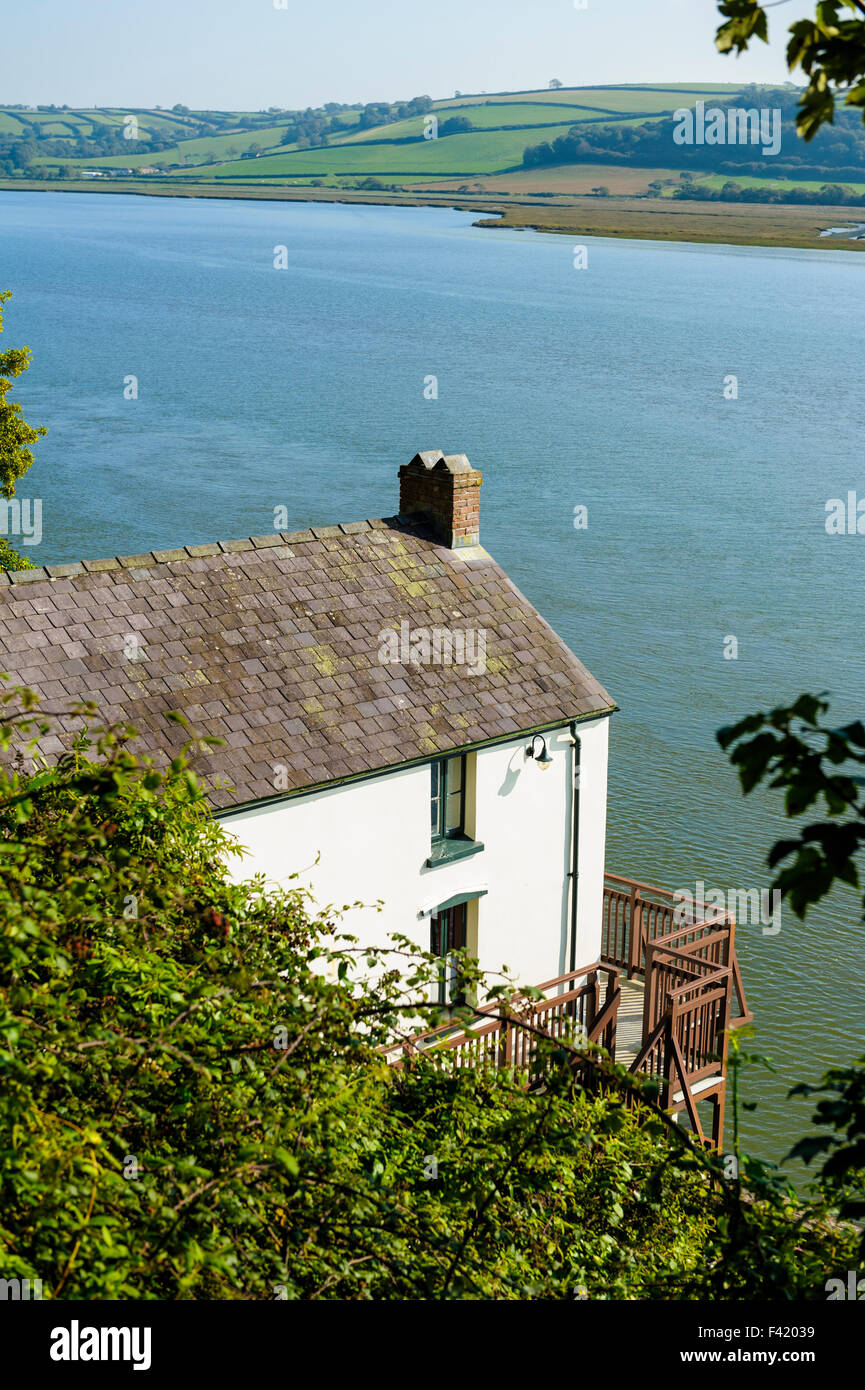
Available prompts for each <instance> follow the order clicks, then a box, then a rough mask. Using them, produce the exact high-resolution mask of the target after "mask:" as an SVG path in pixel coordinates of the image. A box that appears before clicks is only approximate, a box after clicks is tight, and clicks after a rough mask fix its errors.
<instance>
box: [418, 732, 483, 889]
mask: <svg viewBox="0 0 865 1390" xmlns="http://www.w3.org/2000/svg"><path fill="white" fill-rule="evenodd" d="M474 776H475V758H474V754H471V753H468V754H467V753H460V754H458V755H457V756H456V757H455V758H436V759H435V760H434V761H433V762H431V763H430V838H431V840H432V852H431V854H430V857H429V859H428V860H427V861H426V862H427V867H428V868H435V866H436V865H437V864H447V863H449V862H450V861H451V860H453V859H465V858H467V856H468V855H471V854H477V853H478V852H479V851H480V850H482V849H483V845H482V844H481V843H480V841H478V840H474V839H473V838H472V834H471V831H472V830H473V829H474V809H473V808H474V801H475V791H474ZM467 827H468V829H467Z"/></svg>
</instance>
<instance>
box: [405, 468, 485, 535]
mask: <svg viewBox="0 0 865 1390" xmlns="http://www.w3.org/2000/svg"><path fill="white" fill-rule="evenodd" d="M482 481H483V479H482V477H481V474H480V473H479V472H478V470H477V469H476V468H472V466H471V464H470V463H469V461H468V459H467V458H466V456H465V454H447V455H446V454H443V453H442V451H441V449H423V450H421V452H420V453H419V454H415V456H414V458H413V459H412V461H411V463H406V464H403V466H402V468H401V469H400V470H399V514H400V517H401V518H402V519H403V520H406V521H409V520H411V521H423V522H426V524H427V525H429V526H431V527H432V529H433V531H434V532H435V535H436V538H437V539H438V540H439V541H441V542H442V544H444V545H448V546H450V548H451V549H452V550H459V549H462V548H463V547H464V546H470V545H479V544H480V488H481V482H482Z"/></svg>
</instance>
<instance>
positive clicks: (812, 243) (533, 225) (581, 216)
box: [0, 179, 865, 251]
mask: <svg viewBox="0 0 865 1390" xmlns="http://www.w3.org/2000/svg"><path fill="white" fill-rule="evenodd" d="M95 182H96V181H92V182H91V181H88V182H84V181H83V180H79V181H76V182H72V181H68V180H52V181H49V180H41V179H39V180H27V179H14V180H0V193H96V194H100V193H102V194H126V195H132V196H136V197H151V198H153V197H157V198H205V199H206V198H214V199H217V200H219V201H235V200H237V199H240V200H243V201H247V202H303V203H318V202H323V203H342V204H352V203H354V204H367V205H370V206H377V207H430V208H444V209H452V210H453V211H454V212H470V213H478V214H480V216H478V218H477V220H476V221H475V222H474V223H473V225H474V226H475V227H480V228H484V229H487V230H497V229H505V230H509V231H523V230H531V231H536V232H548V233H551V234H555V235H560V236H588V237H609V238H614V239H615V238H619V239H625V240H638V241H655V242H661V243H664V242H667V243H675V242H684V243H690V244H692V245H723V246H756V247H767V248H774V249H788V250H814V251H865V239H863V240H859V241H857V240H855V239H854V238H847V237H843V236H837V235H836V236H831V235H824V233H825V232H826V231H827V230H828V229H829V228H830V227H832V226H838V225H839V224H843V223H845V222H846V223H853V222H855V221H857V219H856V218H855V217H854V216H852V215H851V209H850V208H849V207H846V206H844V205H841V206H834V205H831V204H825V205H824V204H805V205H798V204H783V203H697V202H687V203H683V202H678V201H673V200H672V199H660V198H652V199H650V198H645V197H643V198H638V197H629V196H624V195H610V196H609V197H605V198H598V197H591V196H588V195H576V194H575V195H568V196H567V201H565V200H564V197H563V195H559V196H558V198H557V199H555V200H554V199H553V198H549V199H548V198H539V197H535V198H527V197H524V198H520V199H516V198H515V199H513V201H511V200H510V199H507V200H506V199H504V198H502V196H501V194H498V195H488V196H482V195H475V196H473V197H458V198H454V195H453V192H452V191H451V190H447V191H445V190H443V191H442V193H441V194H440V195H437V194H436V193H434V192H431V191H429V190H420V189H405V190H404V191H401V192H388V193H383V192H381V191H379V190H367V189H348V188H339V189H337V188H333V189H331V188H325V189H321V188H312V187H310V186H309V185H302V186H296V187H292V188H287V187H285V186H284V185H281V184H273V185H264V186H262V185H257V186H255V187H252V188H251V187H249V186H248V185H245V186H238V185H236V184H235V185H232V186H231V187H225V186H222V187H212V186H210V185H204V184H197V185H195V186H194V187H190V186H188V185H187V186H184V187H178V186H177V185H176V184H172V183H169V182H168V181H162V182H161V183H159V184H157V183H156V181H154V182H153V183H152V184H151V183H148V185H147V186H144V187H143V186H142V184H141V181H140V180H138V179H136V180H130V181H124V180H121V179H112V180H111V181H110V184H108V186H106V184H99V185H97V186H94V183H95ZM106 182H107V181H106Z"/></svg>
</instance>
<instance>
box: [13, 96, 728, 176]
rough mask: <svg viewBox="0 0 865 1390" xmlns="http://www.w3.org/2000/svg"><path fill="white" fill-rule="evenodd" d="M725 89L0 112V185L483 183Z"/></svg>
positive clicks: (19, 108)
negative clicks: (572, 137)
mask: <svg viewBox="0 0 865 1390" xmlns="http://www.w3.org/2000/svg"><path fill="white" fill-rule="evenodd" d="M737 90H738V89H737V87H736V86H735V85H733V84H730V85H728V86H726V87H725V86H720V85H718V84H714V85H712V84H709V85H706V86H701V87H687V86H685V85H681V86H670V85H664V86H658V85H647V86H616V87H561V88H556V89H543V90H536V91H528V92H516V93H514V92H511V93H508V92H496V93H491V94H486V93H470V94H467V95H465V96H462V95H459V96H454V97H449V98H442V99H439V100H437V101H433V100H431V99H430V98H429V97H415V98H413V99H412V100H411V101H408V102H402V103H393V102H382V103H368V104H367V105H366V106H362V107H359V106H356V105H355V106H348V105H342V106H340V105H338V104H336V103H331V104H329V105H327V106H325V107H323V108H320V109H317V110H314V111H313V110H306V111H292V110H283V111H277V110H274V109H273V108H271V109H269V110H268V111H258V112H239V111H222V112H217V111H190V110H188V109H187V108H186V107H182V106H177V107H174V108H173V109H172V110H171V111H161V110H156V109H134V108H129V109H122V108H110V109H99V110H70V109H68V108H65V107H40V108H38V109H36V110H33V109H28V108H23V107H0V177H5V178H7V179H8V178H12V179H14V178H16V177H21V178H25V177H26V178H30V179H33V178H37V179H39V178H42V179H51V180H54V179H57V178H74V179H80V178H82V177H87V178H90V179H93V178H97V177H100V176H101V177H103V178H106V179H109V178H122V177H126V178H128V177H129V176H130V174H131V175H132V176H133V177H137V178H143V179H147V178H151V179H152V178H154V177H161V178H165V177H168V178H169V179H178V180H182V181H184V182H187V181H189V180H194V181H201V180H203V181H205V182H215V183H233V182H238V183H243V184H249V183H250V182H258V181H260V180H266V181H268V182H270V183H275V184H279V183H282V182H284V183H287V184H294V183H298V182H305V181H309V180H313V179H315V180H323V181H326V182H328V183H334V182H340V183H343V184H346V183H347V184H348V186H351V184H352V182H353V181H363V180H367V179H369V178H378V177H381V178H384V179H387V180H388V181H389V182H390V183H394V182H397V183H398V182H399V181H400V180H408V181H411V180H417V179H433V180H437V179H447V178H456V179H461V178H471V177H476V176H478V175H483V176H484V177H490V176H498V175H506V174H512V173H514V171H516V170H518V169H519V168H520V166H521V164H522V158H523V152H524V150H525V149H526V147H527V146H530V145H536V144H538V143H539V142H540V141H552V140H554V139H556V138H557V137H558V136H564V135H567V133H568V131H569V130H571V129H572V128H573V127H574V126H575V125H581V124H586V125H589V126H593V127H597V126H601V125H603V126H609V125H610V124H611V123H612V124H616V125H618V124H621V125H623V126H624V125H626V124H631V123H634V122H640V121H646V120H657V119H659V118H661V117H663V116H664V115H668V114H669V113H671V112H672V111H673V110H675V109H676V107H678V106H680V105H681V104H683V102H688V103H692V102H693V101H696V100H697V99H698V98H700V97H703V98H705V99H707V100H708V99H711V98H712V97H717V96H720V95H723V96H726V97H729V96H730V95H732V94H734V93H735V92H736V91H737ZM430 116H435V117H436V118H437V120H438V129H437V131H435V137H436V138H425V134H428V133H429V131H430V122H429V119H428V118H429V117H430ZM453 123H455V125H454V124H453ZM130 129H131V130H132V132H133V134H134V138H132V139H129V138H127V136H128V134H129V132H130ZM141 171H145V172H141ZM151 171H157V172H155V173H154V172H151Z"/></svg>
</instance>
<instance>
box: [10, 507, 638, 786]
mask: <svg viewBox="0 0 865 1390" xmlns="http://www.w3.org/2000/svg"><path fill="white" fill-rule="evenodd" d="M404 619H407V620H408V621H409V623H410V624H411V628H412V629H413V630H414V629H417V628H421V627H425V628H430V629H432V628H435V627H439V628H441V627H445V628H450V629H457V630H460V631H466V630H471V629H483V630H484V631H485V632H486V669H485V670H484V671H482V672H479V673H478V674H475V675H470V674H469V673H468V671H467V668H466V666H465V665H444V664H441V665H434V664H430V665H420V666H415V665H411V664H408V665H396V664H382V663H381V661H380V646H381V641H380V634H381V633H382V631H383V630H385V629H395V630H396V631H399V629H400V624H401V622H402V620H404ZM0 671H5V672H8V673H9V675H10V677H11V678H12V681H13V682H14V683H15V684H20V685H27V686H30V687H31V688H32V689H34V690H36V691H37V692H38V693H39V695H40V696H41V697H42V699H43V702H44V705H45V708H46V710H48V711H61V710H63V709H68V707H69V705H70V703H71V702H72V701H75V700H82V699H95V700H97V701H98V702H99V706H100V713H101V715H102V716H103V717H104V718H106V719H111V720H116V721H124V722H128V723H131V724H134V725H135V726H136V728H137V729H138V731H139V738H138V740H137V743H136V744H135V745H134V746H135V747H136V748H138V749H140V750H141V751H144V752H147V753H149V754H150V755H151V756H153V757H154V759H155V761H156V762H157V763H159V764H163V765H164V763H165V761H166V760H167V758H168V757H170V756H172V755H173V754H174V752H175V751H176V750H177V749H178V748H179V747H180V745H181V743H182V742H183V741H184V738H185V737H187V735H185V734H184V733H183V731H182V730H181V729H180V728H179V727H178V726H177V725H176V724H174V723H173V722H172V721H170V720H166V718H165V715H166V713H167V712H168V711H172V710H180V711H182V712H183V713H184V714H185V715H186V717H187V718H188V719H189V720H190V722H191V723H192V724H193V726H194V728H195V730H196V732H197V733H198V734H200V735H202V736H205V735H209V736H215V737H218V738H221V739H223V740H224V743H223V745H222V746H221V747H217V748H214V749H212V750H210V751H209V753H208V754H207V755H206V756H204V757H202V759H201V760H200V761H199V762H198V763H197V765H196V766H197V771H198V772H199V774H200V775H201V776H202V777H203V779H204V781H205V784H206V786H207V788H208V793H209V796H210V800H211V802H212V803H213V804H214V805H215V806H216V807H228V806H233V805H240V804H243V803H248V802H251V801H256V800H261V799H266V798H270V797H273V796H275V795H277V794H278V793H280V792H283V793H284V792H285V791H295V790H299V789H302V788H306V787H312V786H316V785H319V784H322V783H327V782H331V781H334V780H338V779H341V778H347V777H352V776H356V775H359V774H364V773H369V772H371V771H375V770H379V769H384V768H388V767H393V766H398V765H399V764H401V763H405V762H409V761H412V760H416V759H425V758H429V757H432V756H435V755H437V754H443V753H447V752H449V751H452V750H455V749H458V748H466V747H470V746H472V745H475V744H480V743H483V742H486V741H490V740H495V739H498V738H501V737H503V736H507V735H509V734H517V733H520V732H524V731H527V730H531V729H536V728H538V727H542V726H544V725H551V724H554V723H558V722H562V723H564V722H566V721H568V720H570V719H580V718H585V717H586V716H589V715H593V714H599V713H603V712H609V711H611V710H613V709H614V708H615V704H614V701H613V700H612V698H611V697H610V696H609V695H608V694H607V692H606V691H605V690H604V689H603V687H602V686H601V685H599V684H598V682H597V681H596V680H595V679H594V677H593V676H591V675H590V674H589V672H588V671H587V670H586V668H585V667H584V666H583V665H582V664H581V662H579V661H578V660H577V658H576V657H575V656H574V655H573V653H572V652H570V651H569V650H568V648H567V647H566V646H565V644H564V643H563V642H562V641H561V639H560V638H559V637H557V636H556V634H555V633H554V632H553V630H552V628H551V627H550V626H549V625H548V624H547V623H546V622H545V621H544V620H543V618H541V616H540V614H539V613H538V612H537V611H536V610H535V608H533V607H532V605H531V604H530V603H529V602H528V600H527V599H526V598H524V596H523V595H522V594H521V593H520V592H519V590H518V589H517V588H516V587H515V586H514V585H513V584H512V583H511V581H510V580H509V579H508V577H507V575H506V574H505V573H504V571H503V570H502V569H501V568H500V567H499V566H498V565H497V564H496V563H495V561H494V560H493V559H492V558H491V557H490V556H489V555H488V554H487V553H486V551H484V550H482V549H481V548H480V547H471V548H467V549H465V550H451V549H449V548H448V547H446V546H443V545H441V544H439V543H437V542H436V540H435V539H433V537H432V533H431V532H429V531H428V530H427V529H425V528H424V527H423V526H421V525H414V524H407V523H405V522H404V521H402V520H399V519H397V518H392V519H389V520H376V521H360V522H354V523H349V524H346V525H342V526H326V527H319V528H316V529H314V530H311V531H302V532H300V533H298V534H284V533H280V534H276V533H275V534H273V535H268V536H260V537H253V538H252V539H248V540H238V541H224V542H219V543H217V544H213V545H192V546H187V547H186V548H185V549H182V550H169V551H153V552H151V553H149V554H145V555H127V556H122V557H118V558H117V559H113V560H97V561H90V562H88V561H84V562H82V563H81V564H73V565H48V566H47V567H45V568H44V569H37V570H32V571H19V572H18V573H14V574H5V573H3V572H0ZM74 727H76V723H75V721H74V720H72V719H70V718H68V717H63V718H62V719H61V720H60V721H59V722H58V730H59V731H60V732H61V735H62V734H63V733H66V732H68V731H70V730H72V729H73V728H74ZM67 742H68V739H67V738H64V737H62V736H61V737H58V735H57V734H51V735H49V736H47V737H46V738H45V739H44V740H43V742H42V744H41V745H40V747H41V750H42V751H43V752H44V753H45V754H46V755H47V756H48V757H49V758H50V757H52V756H56V755H57V754H58V753H59V752H60V751H61V749H62V748H63V747H64V746H65V745H66V743H67ZM274 767H282V768H284V769H285V771H284V773H283V774H282V781H281V782H280V783H279V784H277V783H276V782H275V773H274Z"/></svg>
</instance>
